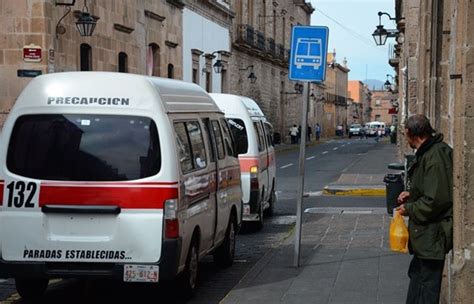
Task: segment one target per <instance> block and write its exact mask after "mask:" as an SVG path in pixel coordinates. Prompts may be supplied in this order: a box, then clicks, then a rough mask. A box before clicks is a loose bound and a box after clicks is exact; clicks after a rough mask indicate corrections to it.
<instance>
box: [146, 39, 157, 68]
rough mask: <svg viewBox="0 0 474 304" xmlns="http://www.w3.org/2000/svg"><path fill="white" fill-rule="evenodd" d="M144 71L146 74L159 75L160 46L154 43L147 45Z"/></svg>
mask: <svg viewBox="0 0 474 304" xmlns="http://www.w3.org/2000/svg"><path fill="white" fill-rule="evenodd" d="M146 71H147V75H148V76H160V47H159V46H158V44H156V43H150V44H149V45H148V53H147V58H146Z"/></svg>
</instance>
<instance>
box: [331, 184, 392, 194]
mask: <svg viewBox="0 0 474 304" xmlns="http://www.w3.org/2000/svg"><path fill="white" fill-rule="evenodd" d="M323 194H324V195H338V196H386V189H385V186H384V187H383V188H382V187H380V186H373V187H364V186H359V187H357V186H355V187H354V186H326V187H324V190H323Z"/></svg>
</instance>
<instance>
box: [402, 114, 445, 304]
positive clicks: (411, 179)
mask: <svg viewBox="0 0 474 304" xmlns="http://www.w3.org/2000/svg"><path fill="white" fill-rule="evenodd" d="M405 133H406V138H407V141H408V144H409V145H410V147H411V148H413V149H416V154H415V159H414V161H413V162H412V163H411V164H410V165H409V167H408V172H407V173H408V176H407V177H408V186H407V190H408V191H404V192H402V193H401V194H400V196H399V197H398V203H399V204H400V207H399V208H398V211H399V212H400V213H401V214H402V215H405V216H408V217H409V223H408V232H409V243H408V248H409V250H410V253H411V254H412V255H413V259H412V261H411V263H410V267H409V270H408V276H409V278H410V285H409V287H408V295H407V303H417V304H421V303H425V304H437V303H438V302H439V294H440V290H441V278H442V275H443V268H444V259H445V255H446V253H448V252H449V250H451V249H452V247H453V153H452V149H451V148H450V147H449V146H448V145H447V144H445V143H444V142H443V135H441V134H435V131H434V130H433V128H432V127H431V125H430V122H429V120H428V118H426V116H424V115H414V116H411V117H410V118H408V120H407V122H406V126H405Z"/></svg>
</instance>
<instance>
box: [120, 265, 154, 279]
mask: <svg viewBox="0 0 474 304" xmlns="http://www.w3.org/2000/svg"><path fill="white" fill-rule="evenodd" d="M158 273H159V268H158V266H156V265H124V266H123V281H124V282H148V283H156V282H158Z"/></svg>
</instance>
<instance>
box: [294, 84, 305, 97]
mask: <svg viewBox="0 0 474 304" xmlns="http://www.w3.org/2000/svg"><path fill="white" fill-rule="evenodd" d="M303 88H304V85H303V84H302V83H300V82H298V81H297V82H296V83H295V91H296V93H298V94H303Z"/></svg>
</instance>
